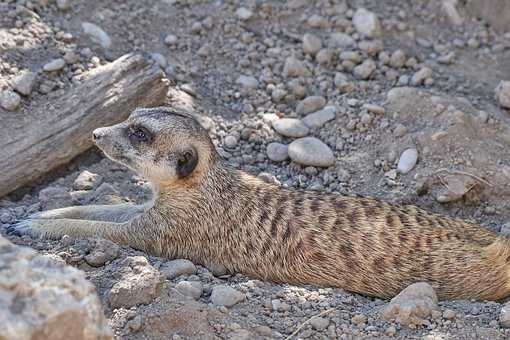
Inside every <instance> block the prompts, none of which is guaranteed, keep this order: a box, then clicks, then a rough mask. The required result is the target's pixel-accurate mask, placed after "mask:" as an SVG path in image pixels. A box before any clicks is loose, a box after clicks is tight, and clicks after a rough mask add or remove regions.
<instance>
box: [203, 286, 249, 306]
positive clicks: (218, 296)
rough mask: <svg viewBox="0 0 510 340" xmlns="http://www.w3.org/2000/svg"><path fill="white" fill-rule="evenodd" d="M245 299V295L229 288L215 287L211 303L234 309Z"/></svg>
mask: <svg viewBox="0 0 510 340" xmlns="http://www.w3.org/2000/svg"><path fill="white" fill-rule="evenodd" d="M244 299H245V295H244V294H243V293H241V292H240V291H238V290H236V289H234V288H232V287H229V286H215V287H214V288H213V289H212V292H211V302H212V303H213V305H215V306H225V307H232V306H233V305H235V304H237V303H239V302H241V301H243V300H244Z"/></svg>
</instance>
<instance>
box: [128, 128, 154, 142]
mask: <svg viewBox="0 0 510 340" xmlns="http://www.w3.org/2000/svg"><path fill="white" fill-rule="evenodd" d="M127 135H128V137H129V140H130V141H131V142H134V143H145V144H150V143H152V140H153V136H152V133H151V132H150V131H149V130H148V129H147V128H145V127H144V126H141V125H132V126H129V127H128V128H127Z"/></svg>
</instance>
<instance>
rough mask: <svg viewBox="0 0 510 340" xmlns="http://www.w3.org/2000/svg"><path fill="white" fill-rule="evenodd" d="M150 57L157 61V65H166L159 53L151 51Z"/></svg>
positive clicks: (164, 59)
mask: <svg viewBox="0 0 510 340" xmlns="http://www.w3.org/2000/svg"><path fill="white" fill-rule="evenodd" d="M151 58H152V59H154V60H155V61H156V62H157V63H158V65H159V67H161V68H165V67H166V65H167V61H166V58H165V56H164V55H162V54H161V53H151Z"/></svg>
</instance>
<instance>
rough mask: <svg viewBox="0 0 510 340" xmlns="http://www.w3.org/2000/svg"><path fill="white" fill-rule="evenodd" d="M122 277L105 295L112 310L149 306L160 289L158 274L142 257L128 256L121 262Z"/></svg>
mask: <svg viewBox="0 0 510 340" xmlns="http://www.w3.org/2000/svg"><path fill="white" fill-rule="evenodd" d="M122 266H123V268H122V269H121V271H120V273H121V274H122V277H121V279H120V280H119V281H117V282H116V283H115V284H114V285H113V287H112V288H111V289H110V291H109V292H108V294H107V298H108V301H109V303H110V306H111V307H112V308H113V309H116V308H120V307H124V308H127V309H129V308H131V307H134V306H137V305H140V304H149V303H151V302H152V300H154V298H155V297H156V296H158V294H159V291H160V289H161V277H160V274H159V272H158V271H157V270H156V269H155V268H154V267H153V266H152V265H151V264H150V263H149V261H147V259H146V258H145V257H143V256H130V257H126V258H125V259H124V260H123V261H122Z"/></svg>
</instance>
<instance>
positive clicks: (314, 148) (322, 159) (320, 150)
mask: <svg viewBox="0 0 510 340" xmlns="http://www.w3.org/2000/svg"><path fill="white" fill-rule="evenodd" d="M289 157H290V159H292V161H293V162H295V163H298V164H301V165H306V166H320V167H326V168H327V167H329V166H331V165H333V164H334V163H335V156H334V155H333V151H331V149H330V148H329V146H327V145H326V144H324V143H323V142H322V141H320V140H319V139H317V138H315V137H304V138H300V139H297V140H295V141H293V142H292V143H290V144H289Z"/></svg>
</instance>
